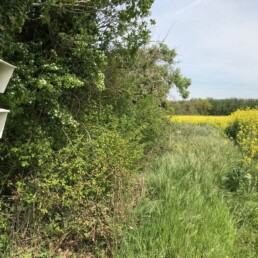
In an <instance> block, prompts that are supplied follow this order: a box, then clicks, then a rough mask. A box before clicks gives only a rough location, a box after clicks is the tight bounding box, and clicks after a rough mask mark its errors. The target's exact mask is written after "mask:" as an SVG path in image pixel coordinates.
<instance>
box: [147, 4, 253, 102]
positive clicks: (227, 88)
mask: <svg viewBox="0 0 258 258" xmlns="http://www.w3.org/2000/svg"><path fill="white" fill-rule="evenodd" d="M151 13H152V18H154V19H155V20H156V25H155V26H154V27H153V29H152V41H163V40H165V41H164V42H165V43H166V44H167V45H168V46H169V47H171V48H175V49H176V50H177V53H178V57H177V61H179V63H178V64H177V66H178V67H180V68H181V71H182V73H183V75H184V76H186V77H188V78H191V80H192V85H191V87H190V97H189V98H206V97H212V98H217V99H222V98H232V97H236V98H258V0H155V1H154V4H153V6H152V10H151ZM169 99H180V98H179V95H178V93H177V92H176V90H175V89H174V90H172V91H171V92H170V94H169Z"/></svg>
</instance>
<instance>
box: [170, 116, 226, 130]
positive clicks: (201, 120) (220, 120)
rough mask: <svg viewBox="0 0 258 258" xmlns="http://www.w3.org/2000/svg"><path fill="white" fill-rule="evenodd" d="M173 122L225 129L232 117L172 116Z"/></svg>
mask: <svg viewBox="0 0 258 258" xmlns="http://www.w3.org/2000/svg"><path fill="white" fill-rule="evenodd" d="M170 120H171V121H172V122H177V123H191V124H199V125H200V124H210V125H212V126H215V127H219V128H222V129H225V128H226V127H227V126H228V125H229V122H230V120H231V117H230V116H172V117H170Z"/></svg>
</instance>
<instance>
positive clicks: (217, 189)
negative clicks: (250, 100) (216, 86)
mask: <svg viewBox="0 0 258 258" xmlns="http://www.w3.org/2000/svg"><path fill="white" fill-rule="evenodd" d="M225 142H226V136H225V135H223V134H221V133H219V132H218V131H217V130H216V129H213V128H211V127H209V126H190V125H183V126H178V127H177V128H176V129H175V128H173V133H171V138H170V147H171V151H169V152H168V153H167V154H165V155H164V156H162V157H160V158H158V160H157V162H156V163H155V164H154V165H152V166H151V167H150V168H148V169H147V170H146V171H145V174H144V177H145V191H144V194H142V196H141V197H140V200H139V203H138V205H137V206H136V207H135V209H134V210H133V211H132V216H133V217H134V219H135V221H136V222H135V223H134V224H132V225H130V226H128V227H127V229H126V230H125V231H124V233H123V238H122V241H121V246H120V248H119V249H118V250H116V257H128V258H129V257H130V258H135V257H137V258H144V257H146V258H147V257H148V258H154V257H158V258H162V257H164V258H173V257H180V258H181V257H182V258H183V257H189V258H190V257H214V258H215V257H218V258H219V257H224V258H226V257H239V258H240V257H258V252H257V247H256V246H257V245H256V243H257V234H256V229H257V228H256V226H257V225H256V224H257V222H258V209H257V208H258V206H257V199H256V198H257V194H256V193H255V192H248V191H244V192H243V191H242V190H241V186H240V184H239V182H238V178H235V177H234V175H235V174H237V175H238V177H240V176H239V173H241V171H240V170H241V169H239V167H238V161H239V159H240V155H241V154H240V153H239V151H238V149H237V148H236V146H234V145H233V143H230V144H226V143H225ZM239 171H240V172H239ZM234 184H235V185H237V186H235V189H234V191H232V187H233V186H234ZM229 189H230V190H229ZM255 199H256V202H255V201H254V200H255ZM256 221H257V222H256Z"/></svg>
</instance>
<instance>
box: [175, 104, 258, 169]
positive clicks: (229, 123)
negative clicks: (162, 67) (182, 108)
mask: <svg viewBox="0 0 258 258" xmlns="http://www.w3.org/2000/svg"><path fill="white" fill-rule="evenodd" d="M170 120H171V121H172V122H176V123H192V124H210V125H212V126H215V127H217V128H221V129H223V130H228V129H230V130H231V131H235V132H234V138H235V141H236V142H237V144H238V146H239V147H240V149H241V151H242V153H243V160H242V161H243V163H244V164H245V165H246V166H248V167H250V169H251V168H254V167H256V170H257V171H258V163H257V160H258V109H253V110H251V109H250V110H238V111H236V112H234V113H232V114H231V115H230V116H172V117H170ZM250 173H251V170H250Z"/></svg>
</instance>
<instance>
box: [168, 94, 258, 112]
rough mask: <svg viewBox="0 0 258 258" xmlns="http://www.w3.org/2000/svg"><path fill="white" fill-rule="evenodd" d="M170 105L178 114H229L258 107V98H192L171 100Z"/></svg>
mask: <svg viewBox="0 0 258 258" xmlns="http://www.w3.org/2000/svg"><path fill="white" fill-rule="evenodd" d="M169 106H170V108H171V109H173V111H174V113H175V114H176V115H212V116H227V115H230V114H231V113H233V112H235V111H236V110H238V109H247V108H255V107H258V100H257V99H237V98H231V99H212V98H208V99H191V100H182V101H170V102H169Z"/></svg>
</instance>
